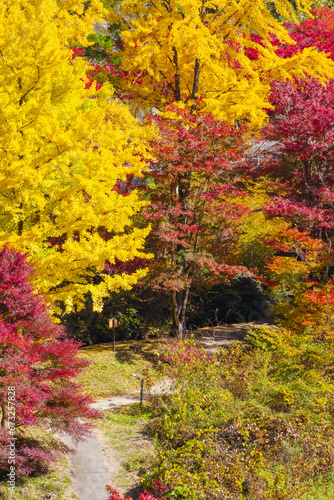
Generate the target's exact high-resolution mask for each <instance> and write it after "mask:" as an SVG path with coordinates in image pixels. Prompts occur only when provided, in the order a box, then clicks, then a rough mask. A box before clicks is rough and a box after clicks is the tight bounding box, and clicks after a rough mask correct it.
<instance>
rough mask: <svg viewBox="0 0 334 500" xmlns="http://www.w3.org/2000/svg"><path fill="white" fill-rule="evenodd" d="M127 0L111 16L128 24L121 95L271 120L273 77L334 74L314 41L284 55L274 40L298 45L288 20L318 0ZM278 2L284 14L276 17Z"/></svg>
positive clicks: (258, 121)
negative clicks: (296, 51) (313, 0)
mask: <svg viewBox="0 0 334 500" xmlns="http://www.w3.org/2000/svg"><path fill="white" fill-rule="evenodd" d="M295 3H296V8H293V7H292V3H291V2H290V1H289V0H275V1H272V2H267V1H265V0H213V1H211V0H152V1H151V0H150V1H148V2H143V1H141V0H124V1H123V2H122V4H121V8H120V9H119V12H118V13H112V15H111V21H112V22H118V23H120V24H121V26H122V28H121V33H120V34H121V38H122V41H123V46H122V50H120V44H118V45H117V44H116V45H117V48H116V49H115V54H118V55H119V56H120V57H121V61H122V64H121V74H120V84H119V85H120V88H119V92H120V95H121V94H123V95H126V96H129V97H130V98H131V102H132V103H133V104H138V107H139V108H140V109H142V108H143V107H146V108H148V109H149V108H150V107H152V106H156V107H157V108H158V109H160V110H162V109H163V108H164V105H165V104H168V103H171V102H175V101H178V102H179V103H181V102H183V104H184V105H185V106H186V107H187V108H188V109H192V111H194V110H195V108H197V109H205V110H206V111H208V112H212V113H213V114H214V116H215V117H216V118H219V119H223V120H227V121H228V122H232V121H233V120H239V121H241V122H247V124H249V125H250V126H251V127H252V128H258V127H261V126H262V125H263V123H264V122H266V120H267V118H268V117H267V113H266V111H265V109H266V108H270V104H269V103H268V95H269V93H270V82H271V81H273V80H276V79H286V78H291V76H292V75H296V76H299V77H303V76H305V72H307V73H308V75H311V76H314V77H316V78H319V79H321V80H323V79H326V78H327V77H329V76H331V75H333V69H334V66H333V63H332V62H331V61H329V60H328V59H327V58H326V55H325V54H323V53H319V52H318V51H317V50H316V49H315V48H308V49H305V50H304V51H303V52H302V53H300V54H297V55H295V56H294V57H291V58H286V59H283V58H280V57H279V56H278V55H277V54H276V53H275V50H276V48H277V47H275V44H274V40H275V37H276V39H278V40H279V42H280V43H283V44H294V42H293V40H292V39H291V38H290V36H289V35H288V32H287V30H286V29H285V28H284V25H283V23H282V22H280V21H279V20H278V18H279V17H280V18H281V19H285V20H292V21H297V18H296V12H303V13H304V14H305V15H307V14H308V13H309V8H310V7H311V4H312V2H311V0H296V2H295ZM273 9H274V10H275V11H276V13H277V14H278V15H276V16H273V15H272V12H273Z"/></svg>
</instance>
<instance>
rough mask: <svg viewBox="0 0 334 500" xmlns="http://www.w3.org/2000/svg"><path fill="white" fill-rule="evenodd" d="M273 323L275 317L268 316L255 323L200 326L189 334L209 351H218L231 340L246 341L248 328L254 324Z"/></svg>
mask: <svg viewBox="0 0 334 500" xmlns="http://www.w3.org/2000/svg"><path fill="white" fill-rule="evenodd" d="M273 324H274V321H273V318H267V319H262V320H259V321H255V322H253V323H234V324H231V325H225V326H215V327H207V328H200V329H199V330H195V331H192V332H188V335H193V337H194V338H195V339H196V340H198V342H199V343H200V345H202V346H203V347H204V349H205V350H206V351H207V352H210V353H212V352H217V351H218V349H221V348H222V347H228V345H229V344H230V343H231V342H244V341H245V337H246V335H247V330H249V328H250V327H252V326H256V325H262V326H264V325H273Z"/></svg>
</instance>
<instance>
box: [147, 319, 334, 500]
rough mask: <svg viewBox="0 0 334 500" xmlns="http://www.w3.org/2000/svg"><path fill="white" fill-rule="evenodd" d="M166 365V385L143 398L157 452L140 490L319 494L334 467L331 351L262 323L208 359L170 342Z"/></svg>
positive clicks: (266, 497)
mask: <svg viewBox="0 0 334 500" xmlns="http://www.w3.org/2000/svg"><path fill="white" fill-rule="evenodd" d="M166 361H167V365H166V375H167V376H169V377H170V378H171V379H172V380H174V381H175V383H174V387H173V390H172V392H171V393H170V394H169V395H168V396H164V397H163V398H160V399H158V398H155V399H154V400H152V405H153V416H154V417H155V418H154V419H153V421H152V423H151V432H152V433H153V434H155V435H156V437H157V439H158V441H159V443H160V446H161V449H160V452H159V454H158V456H157V458H156V461H155V463H154V465H153V467H152V468H151V469H150V470H149V471H147V473H146V475H145V478H144V485H145V486H146V487H150V486H151V485H152V484H153V483H154V482H155V481H156V480H157V479H160V480H161V481H162V482H163V483H164V484H165V485H166V487H167V491H166V493H165V496H166V498H172V499H175V500H181V499H187V500H202V499H203V500H214V499H217V500H218V499H219V500H223V499H226V500H242V499H248V500H286V499H287V498H289V499H291V500H294V499H296V500H297V499H303V498H305V499H306V498H309V497H307V494H308V489H309V488H311V484H312V488H315V491H316V490H317V488H318V493H319V495H320V496H319V498H321V488H324V486H321V485H324V484H325V483H326V481H325V478H326V477H328V475H330V474H331V472H332V470H333V465H334V430H333V423H334V422H333V416H334V412H333V409H334V408H333V404H334V384H333V380H332V375H331V373H332V369H331V367H332V366H333V363H334V353H333V350H332V348H331V346H329V345H326V344H325V343H324V342H320V341H319V340H318V339H317V338H315V337H313V336H312V335H310V332H308V331H305V332H304V333H301V332H299V334H298V335H296V334H295V333H294V332H293V331H291V330H288V329H284V328H280V327H261V328H257V329H254V330H253V331H252V332H251V333H250V335H249V337H248V344H235V345H231V347H230V348H229V349H224V350H223V351H221V352H220V353H218V355H214V356H212V355H211V356H209V355H207V354H206V353H205V352H204V350H203V349H200V348H199V347H197V346H196V344H195V343H194V342H193V341H183V342H177V343H174V344H171V345H170V347H169V348H168V352H166ZM315 485H318V486H315ZM305 495H306V496H305Z"/></svg>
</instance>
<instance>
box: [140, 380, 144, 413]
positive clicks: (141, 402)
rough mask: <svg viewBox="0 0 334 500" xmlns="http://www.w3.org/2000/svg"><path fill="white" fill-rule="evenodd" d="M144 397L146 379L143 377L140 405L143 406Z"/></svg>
mask: <svg viewBox="0 0 334 500" xmlns="http://www.w3.org/2000/svg"><path fill="white" fill-rule="evenodd" d="M143 399H144V379H143V378H142V379H141V383H140V407H141V408H142V407H143Z"/></svg>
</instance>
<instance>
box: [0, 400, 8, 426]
mask: <svg viewBox="0 0 334 500" xmlns="http://www.w3.org/2000/svg"><path fill="white" fill-rule="evenodd" d="M1 412H2V415H1V427H2V428H4V427H5V425H6V419H7V412H6V403H2V404H1Z"/></svg>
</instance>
